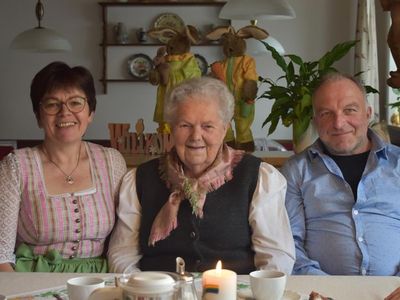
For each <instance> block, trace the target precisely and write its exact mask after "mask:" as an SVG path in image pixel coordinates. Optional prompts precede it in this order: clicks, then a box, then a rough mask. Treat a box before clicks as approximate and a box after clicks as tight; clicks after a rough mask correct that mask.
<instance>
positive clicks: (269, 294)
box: [250, 270, 286, 300]
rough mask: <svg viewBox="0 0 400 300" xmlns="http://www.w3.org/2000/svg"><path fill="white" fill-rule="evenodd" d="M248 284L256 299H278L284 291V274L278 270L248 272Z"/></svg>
mask: <svg viewBox="0 0 400 300" xmlns="http://www.w3.org/2000/svg"><path fill="white" fill-rule="evenodd" d="M250 285H251V290H252V292H253V296H254V298H255V299H256V300H279V299H282V297H283V293H284V292H285V287H286V274H285V273H283V272H280V271H268V270H260V271H253V272H251V273H250Z"/></svg>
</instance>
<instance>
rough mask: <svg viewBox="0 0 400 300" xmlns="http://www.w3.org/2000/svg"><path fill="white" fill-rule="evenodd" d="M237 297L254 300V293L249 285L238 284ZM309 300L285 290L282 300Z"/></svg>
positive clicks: (241, 299) (243, 299)
mask: <svg viewBox="0 0 400 300" xmlns="http://www.w3.org/2000/svg"><path fill="white" fill-rule="evenodd" d="M237 296H238V300H239V299H240V300H253V299H254V298H253V293H252V291H251V287H250V285H249V284H248V283H244V282H238V284H237ZM303 299H308V298H307V297H302V295H300V294H299V293H296V292H294V291H289V290H285V293H284V294H283V297H282V299H281V300H303Z"/></svg>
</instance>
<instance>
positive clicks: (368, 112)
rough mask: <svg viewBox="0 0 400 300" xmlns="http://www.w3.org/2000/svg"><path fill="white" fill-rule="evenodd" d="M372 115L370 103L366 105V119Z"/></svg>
mask: <svg viewBox="0 0 400 300" xmlns="http://www.w3.org/2000/svg"><path fill="white" fill-rule="evenodd" d="M371 115H372V108H371V106H370V105H368V106H367V118H368V120H369V119H370V118H371Z"/></svg>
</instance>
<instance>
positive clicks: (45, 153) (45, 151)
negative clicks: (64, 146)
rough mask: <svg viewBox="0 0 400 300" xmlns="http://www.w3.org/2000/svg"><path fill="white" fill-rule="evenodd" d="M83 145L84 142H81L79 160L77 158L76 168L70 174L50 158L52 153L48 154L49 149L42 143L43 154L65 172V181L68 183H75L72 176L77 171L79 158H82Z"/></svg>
mask: <svg viewBox="0 0 400 300" xmlns="http://www.w3.org/2000/svg"><path fill="white" fill-rule="evenodd" d="M81 147H82V143H80V145H79V152H78V160H77V162H76V166H75V168H74V169H73V170H72V171H71V173H69V174H67V173H65V172H64V170H63V169H61V168H60V166H59V165H57V164H56V163H55V162H54V161H53V160H52V159H51V158H50V155H49V154H48V152H47V149H46V147H45V146H44V145H42V148H41V149H42V152H43V154H44V155H45V156H46V157H47V159H48V160H49V161H50V162H51V163H52V164H53V165H55V166H56V167H57V169H59V170H60V171H61V173H63V174H64V176H65V182H66V183H68V184H73V183H74V182H75V181H74V178H73V177H72V174H73V173H74V172H75V170H76V168H78V165H79V160H80V158H81Z"/></svg>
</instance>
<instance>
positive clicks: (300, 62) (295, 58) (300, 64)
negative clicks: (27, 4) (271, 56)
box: [286, 54, 303, 66]
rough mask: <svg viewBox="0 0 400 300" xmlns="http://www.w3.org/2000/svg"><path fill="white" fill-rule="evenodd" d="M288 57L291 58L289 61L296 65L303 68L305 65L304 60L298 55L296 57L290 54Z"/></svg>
mask: <svg viewBox="0 0 400 300" xmlns="http://www.w3.org/2000/svg"><path fill="white" fill-rule="evenodd" d="M286 56H287V57H289V59H290V60H291V61H292V62H294V63H295V64H296V65H299V66H302V65H303V60H302V59H301V57H300V56H298V55H294V54H288V55H286Z"/></svg>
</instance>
